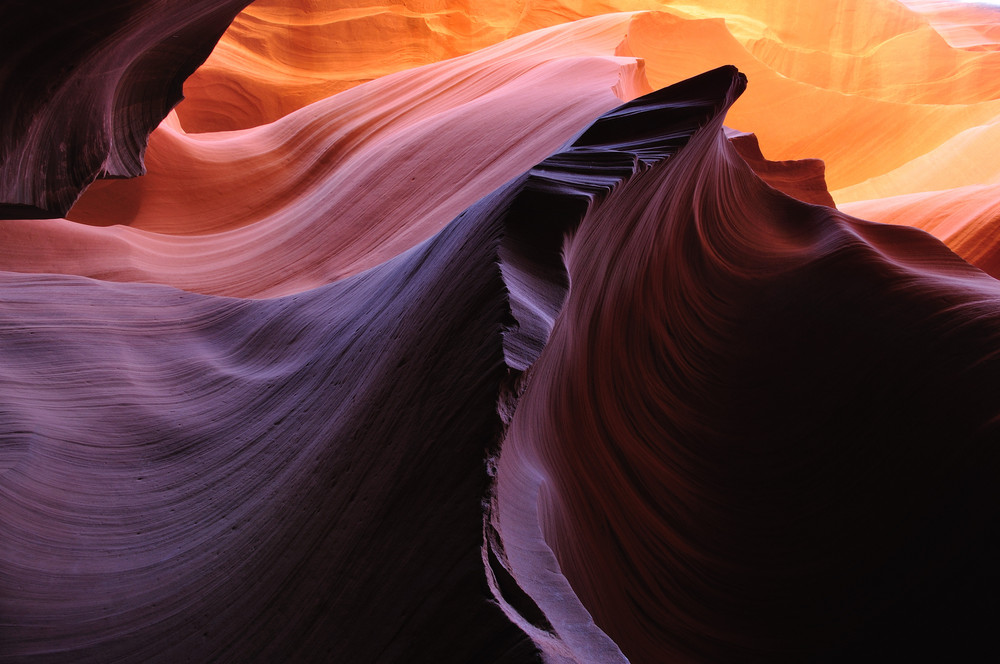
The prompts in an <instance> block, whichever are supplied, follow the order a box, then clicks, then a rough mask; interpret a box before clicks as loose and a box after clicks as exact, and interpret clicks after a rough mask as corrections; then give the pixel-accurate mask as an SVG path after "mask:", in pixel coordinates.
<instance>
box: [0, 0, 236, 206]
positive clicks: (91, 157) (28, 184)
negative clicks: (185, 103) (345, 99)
mask: <svg viewBox="0 0 1000 664" xmlns="http://www.w3.org/2000/svg"><path fill="white" fill-rule="evenodd" d="M249 2H250V0H222V1H221V2H220V1H217V0H195V1H193V2H189V1H183V2H182V1H179V0H111V1H106V2H101V3H100V4H99V5H97V6H92V5H91V4H89V3H80V2H74V1H72V0H48V1H46V2H34V1H31V0H8V1H6V2H4V4H3V7H0V42H2V43H3V49H4V50H3V57H2V58H0V96H2V98H3V105H2V108H0V219H11V218H25V217H31V218H45V217H52V216H61V215H64V214H66V211H67V210H69V208H70V206H71V205H72V204H73V202H74V201H75V200H76V199H77V197H78V196H79V195H80V192H81V191H83V189H84V188H85V187H86V186H87V185H89V184H90V183H91V182H93V181H94V179H95V178H97V177H130V176H134V175H141V174H142V173H143V165H142V157H143V152H144V150H145V147H146V139H147V137H148V136H149V133H150V132H151V131H153V129H155V128H156V126H157V125H158V124H159V123H160V121H161V120H163V118H164V117H165V116H166V115H167V112H168V111H169V110H170V109H171V108H172V107H173V106H174V105H175V104H177V102H179V101H180V100H181V98H182V95H181V84H182V83H183V81H184V79H186V78H187V77H188V76H190V75H191V73H192V72H194V70H195V68H196V67H198V65H200V64H201V63H202V62H204V60H205V58H207V57H208V56H209V53H211V51H212V47H213V46H215V43H216V42H217V41H218V39H219V37H221V36H222V34H223V32H224V31H225V30H226V28H227V27H228V26H229V24H230V22H232V20H233V17H234V16H235V15H236V14H237V13H238V12H239V11H240V10H241V9H243V8H244V7H245V6H246V5H248V4H249Z"/></svg>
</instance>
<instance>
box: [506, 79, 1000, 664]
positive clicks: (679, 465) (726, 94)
mask: <svg viewBox="0 0 1000 664" xmlns="http://www.w3.org/2000/svg"><path fill="white" fill-rule="evenodd" d="M702 80H705V79H702ZM707 80H709V81H711V82H712V84H713V85H712V86H711V87H708V86H707V87H708V89H711V90H714V91H715V94H716V95H717V96H716V97H715V98H716V99H718V106H717V109H716V110H717V115H715V117H713V118H712V119H711V120H710V121H708V122H706V123H705V124H704V125H702V126H701V127H700V128H699V129H698V130H697V131H696V132H695V133H694V134H693V136H692V137H691V138H690V140H689V141H688V142H687V144H686V146H685V147H684V148H682V149H681V150H680V151H679V152H678V153H677V154H676V156H674V157H673V158H672V159H669V160H665V161H661V162H659V163H657V164H655V165H652V166H651V167H650V168H649V169H648V170H645V171H643V172H642V173H640V174H638V175H637V176H636V177H635V178H633V179H631V180H630V181H629V182H627V183H626V184H625V185H623V186H622V187H621V188H619V189H617V190H615V191H614V192H612V193H611V195H610V196H608V198H607V199H605V200H604V201H603V203H602V204H601V205H600V206H599V207H597V208H595V209H592V210H591V211H590V212H588V214H587V215H586V216H585V218H584V219H583V221H582V222H581V224H580V227H579V229H578V230H577V232H576V233H575V235H574V236H573V238H572V240H570V241H569V242H568V244H567V247H566V250H565V254H566V265H567V270H568V277H569V283H570V284H571V285H570V288H569V292H568V296H567V299H566V302H565V305H564V307H563V309H562V311H561V312H560V313H559V315H558V316H557V317H556V318H555V321H554V323H553V325H552V327H551V335H550V336H549V337H548V339H547V343H546V344H545V346H544V349H543V350H542V351H541V353H540V355H539V357H538V359H537V361H536V362H535V363H534V364H533V365H532V366H531V368H530V369H529V370H528V371H527V373H526V374H525V377H524V389H523V392H522V393H521V394H520V398H519V399H518V401H517V405H516V409H515V410H514V411H513V416H512V418H511V423H510V426H509V429H508V431H507V434H506V437H505V439H504V442H503V445H502V449H501V454H500V458H499V462H498V474H497V489H496V498H495V501H494V503H493V512H492V513H493V524H494V527H495V528H496V531H497V532H498V539H499V541H500V542H501V543H502V546H503V549H504V551H505V556H506V560H507V561H508V564H509V567H510V570H511V573H512V575H513V576H514V578H516V579H517V580H518V582H519V583H520V584H521V585H522V587H523V588H524V589H525V590H526V591H527V592H528V594H529V595H531V596H532V598H534V599H535V601H536V602H537V604H538V606H539V607H540V608H541V609H542V611H543V612H545V614H546V617H547V618H548V619H549V621H550V622H551V624H552V625H553V626H555V627H556V628H557V629H558V628H561V627H564V626H566V625H577V624H579V618H578V616H577V612H576V611H572V610H571V608H572V607H573V606H575V605H574V604H573V603H572V602H568V601H567V600H566V599H565V596H566V589H567V588H568V587H572V589H573V592H574V593H575V595H576V597H578V598H579V600H580V602H581V603H582V605H583V606H585V607H586V609H587V610H588V611H589V612H590V614H591V615H592V616H593V619H594V621H595V623H596V625H598V626H599V627H600V628H601V629H602V630H603V631H604V632H605V633H606V634H607V635H608V636H609V637H611V639H613V640H614V642H615V643H616V644H617V645H618V646H620V648H621V650H622V653H623V654H624V655H625V656H626V657H628V658H629V660H630V661H633V662H660V661H692V662H718V661H761V662H764V661H856V660H863V661H879V660H882V659H885V658H893V657H899V656H902V657H905V658H915V659H919V660H921V661H927V660H926V658H947V657H952V656H955V657H959V658H968V657H975V653H976V652H978V651H979V649H982V648H989V647H990V646H989V644H990V641H991V638H992V637H991V631H992V630H991V628H990V627H989V625H990V624H991V623H992V620H994V619H995V618H996V615H997V613H996V606H995V604H994V602H995V598H996V597H997V593H998V591H1000V585H998V581H1000V579H998V578H997V576H996V574H995V571H993V565H994V563H993V560H994V558H995V556H996V554H997V551H998V545H1000V537H998V534H1000V530H998V525H1000V523H998V521H997V517H998V510H1000V502H998V500H997V499H998V495H997V490H996V486H997V484H996V478H997V473H998V471H1000V465H998V464H1000V449H998V447H997V441H998V440H1000V438H998V436H1000V431H998V422H1000V419H998V408H997V404H998V396H1000V393H998V391H997V390H998V388H997V384H998V383H997V378H998V374H1000V361H998V359H997V356H996V353H995V352H994V350H993V349H994V348H995V347H996V344H997V342H998V340H1000V284H998V282H997V281H995V280H994V279H992V278H990V277H988V276H987V275H985V274H983V273H982V272H979V271H978V270H976V269H975V268H973V267H971V266H969V265H968V264H967V263H965V262H963V261H962V260H961V259H959V258H958V257H956V256H955V255H954V254H953V253H951V252H950V251H949V250H948V249H947V248H945V247H944V246H943V245H942V244H940V243H939V242H938V241H937V240H935V239H933V238H932V237H930V236H929V235H927V234H925V233H923V232H921V231H919V230H916V229H912V228H904V227H896V226H883V225H879V224H873V223H871V222H866V221H861V220H858V219H854V218H851V217H848V216H846V215H844V214H842V213H838V212H836V211H834V210H831V209H830V208H824V207H820V206H811V205H806V204H803V203H801V202H798V201H795V200H793V199H791V198H789V197H786V196H784V195H782V194H780V193H778V192H776V191H775V190H774V189H771V188H769V187H767V186H765V185H764V184H763V183H762V182H761V181H760V180H758V179H757V178H756V177H755V176H754V174H753V172H752V171H751V170H750V169H749V168H748V166H747V165H746V164H745V163H744V162H743V160H742V159H740V158H739V156H738V155H737V153H736V151H735V150H734V148H733V147H732V145H731V144H730V143H729V142H728V141H726V140H725V138H724V135H723V132H722V113H723V111H724V107H725V105H728V104H729V103H732V101H733V100H734V99H735V97H736V96H737V95H738V94H739V93H740V92H741V90H742V88H743V86H744V84H745V79H743V78H742V77H741V76H739V75H737V74H735V72H733V71H732V70H718V71H716V72H713V74H712V78H709V79H707ZM722 84H728V88H729V89H728V91H726V90H725V89H723V90H721V91H720V90H719V88H720V87H721V85H722ZM708 96H709V95H708V91H707V90H706V91H705V97H706V98H708ZM543 296H544V294H543ZM555 570H560V571H561V572H562V574H563V575H565V578H563V577H562V576H561V575H559V574H558V573H557V572H556V571H555ZM566 581H568V585H567V583H566ZM914 629H917V630H918V632H919V633H920V634H921V637H920V638H919V639H914V638H913V633H914V632H913V630H914ZM581 651H584V652H585V651H586V648H583V647H582V648H581ZM597 661H602V660H600V659H598V660H597ZM607 661H613V660H607Z"/></svg>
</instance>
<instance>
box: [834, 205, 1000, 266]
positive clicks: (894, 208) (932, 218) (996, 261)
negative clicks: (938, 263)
mask: <svg viewBox="0 0 1000 664" xmlns="http://www.w3.org/2000/svg"><path fill="white" fill-rule="evenodd" d="M841 209H843V210H844V211H845V212H847V213H849V214H852V215H855V216H857V217H861V218H863V219H871V220H872V221H877V222H880V223H884V224H898V225H905V226H916V227H917V228H922V229H923V230H925V231H927V232H928V233H931V234H932V235H933V236H934V237H936V238H938V239H939V240H941V241H942V242H944V243H945V244H946V245H948V247H949V248H950V249H951V250H952V251H954V252H955V253H956V254H958V255H959V256H961V257H962V258H964V259H965V260H967V261H969V262H970V263H972V264H973V265H975V266H976V267H978V268H979V269H980V270H982V271H984V272H986V273H987V274H989V275H990V276H992V277H994V278H1000V244H998V243H997V231H998V226H1000V185H969V186H967V187H957V188H955V189H946V190H944V191H928V192H920V193H917V194H904V195H901V196H891V197H888V198H878V199H874V200H868V201H858V202H856V203H846V204H844V205H842V206H841Z"/></svg>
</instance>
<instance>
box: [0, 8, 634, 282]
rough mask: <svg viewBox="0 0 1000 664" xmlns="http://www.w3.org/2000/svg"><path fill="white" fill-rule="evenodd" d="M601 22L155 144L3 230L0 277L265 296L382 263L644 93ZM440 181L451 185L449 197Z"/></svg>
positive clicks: (612, 31) (177, 132) (169, 128)
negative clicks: (63, 215) (58, 216)
mask: <svg viewBox="0 0 1000 664" xmlns="http://www.w3.org/2000/svg"><path fill="white" fill-rule="evenodd" d="M629 20H630V16H629V15H612V16H600V17H596V18H594V19H588V20H585V21H580V22H577V23H574V24H571V25H567V26H558V27H556V28H552V29H550V30H545V31H540V32H537V33H532V34H530V35H525V36H524V37H522V38H518V39H514V40H510V41H509V42H505V43H504V44H500V45H497V46H495V47H493V48H491V49H487V50H486V51H482V52H479V53H476V54H472V55H470V56H467V57H465V58H461V59H458V60H452V61H449V62H445V63H440V64H437V65H431V66H429V67H424V68H421V69H417V70H413V71H408V72H402V73H400V74H397V75H395V76H391V77H387V78H384V79H380V80H378V81H374V82H372V83H370V84H367V85H365V86H360V87H357V88H354V89H351V90H348V91H346V92H344V93H342V94H340V95H336V96H334V97H331V98H330V99H327V100H323V101H320V102H317V103H316V104H314V105H312V106H310V107H307V108H305V109H302V110H301V111H299V112H297V113H295V114H293V115H290V116H288V117H286V118H283V119H282V120H280V121H278V122H276V123H273V124H271V125H267V126H264V127H259V128H255V129H251V130H247V131H244V132H233V133H219V134H207V135H189V134H185V133H184V132H183V130H181V129H180V128H179V126H178V125H177V124H176V122H174V121H172V120H170V121H168V122H167V123H165V124H164V125H163V126H161V127H160V129H159V130H158V131H157V132H155V133H154V134H153V136H152V138H151V141H150V143H151V147H150V151H149V155H148V162H149V168H150V173H149V174H148V175H146V176H144V177H142V178H137V179H135V180H131V181H114V182H102V183H98V184H97V185H95V186H94V187H92V189H91V191H89V192H88V193H87V195H85V196H84V197H83V198H82V199H81V201H80V202H79V204H78V205H77V206H75V207H74V209H73V210H72V211H71V214H70V216H71V217H72V218H73V219H80V220H81V221H88V222H93V223H109V222H110V223H130V224H133V225H135V226H137V227H138V228H131V227H125V226H111V227H107V228H96V227H88V226H84V225H82V224H80V223H72V222H69V221H66V220H48V221H45V222H42V223H38V222H36V221H26V220H24V221H8V222H4V223H2V224H0V236H2V238H3V240H4V241H5V244H6V245H7V246H8V247H10V250H9V251H7V252H4V254H3V255H2V256H0V269H6V270H11V271H19V272H58V273H72V274H79V275H82V276H89V277H95V278H100V279H107V280H114V281H143V282H154V283H164V284H168V285H172V286H176V287H179V288H183V289H185V290H191V291H196V292H203V293H210V294H222V295H233V296H240V297H268V296H276V295H282V294H287V293H290V292H297V291H302V290H306V289H309V288H313V287H316V286H318V285H321V284H324V283H329V282H331V281H334V280H336V279H340V278H343V277H346V276H349V275H351V274H356V273H358V272H360V271H362V270H364V269H367V268H370V267H372V266H374V265H377V264H379V263H381V262H383V261H385V260H387V259H388V258H390V257H392V256H394V255H397V254H399V253H400V252H402V251H404V250H406V249H409V248H410V247H412V246H414V245H416V244H418V243H419V242H421V241H423V240H425V239H426V238H427V237H429V236H431V235H433V234H434V233H435V232H437V231H439V230H440V229H441V228H442V227H443V226H444V225H445V224H446V223H448V221H450V220H451V219H452V218H454V217H455V215H457V214H458V213H460V212H461V211H462V210H463V209H465V208H467V207H468V206H469V205H471V204H473V203H474V202H475V201H476V200H478V199H479V198H481V197H483V196H485V195H486V194H488V193H490V192H491V191H493V190H494V189H496V188H497V187H499V186H501V185H502V184H504V183H505V182H507V181H508V180H510V179H512V178H514V177H516V176H518V175H519V174H521V173H523V172H524V171H525V170H526V169H528V168H531V167H532V166H533V165H534V164H536V163H537V162H538V161H539V160H541V159H544V158H545V157H546V156H547V155H549V154H551V153H552V152H553V151H554V150H557V149H559V148H560V147H561V146H562V145H564V144H565V142H566V141H567V140H569V139H571V138H572V137H573V136H574V135H575V134H576V133H578V132H579V131H580V130H581V129H582V128H583V127H585V126H586V125H587V124H589V123H590V122H591V121H592V120H593V118H594V117H596V116H598V115H600V114H601V113H603V112H605V111H607V110H609V109H611V108H614V107H615V106H617V105H619V104H621V102H622V100H623V99H622V98H632V97H634V96H636V95H638V94H641V93H644V92H647V91H648V90H649V88H648V84H646V82H645V78H644V76H643V73H642V66H641V65H640V64H637V62H636V60H635V58H629V57H621V56H615V55H614V50H615V48H616V47H617V45H618V44H620V43H621V40H622V38H623V36H624V34H625V31H626V30H627V26H628V22H629ZM442 183H447V186H443V185H442Z"/></svg>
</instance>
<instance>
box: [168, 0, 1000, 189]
mask: <svg viewBox="0 0 1000 664" xmlns="http://www.w3.org/2000/svg"><path fill="white" fill-rule="evenodd" d="M909 4H910V5H912V6H914V7H915V10H914V9H909V8H908V7H907V6H906V5H904V4H902V3H900V2H896V1H895V0H814V1H813V2H811V3H810V4H809V7H808V10H805V9H803V8H802V6H801V5H800V4H798V3H791V2H784V1H779V2H758V1H756V0H696V1H694V2H680V1H677V2H673V1H670V2H648V1H647V0H614V1H612V2H604V1H602V2H563V1H561V0H544V1H541V2H524V3H513V4H511V3H472V4H469V3H448V2H433V3H428V2H422V1H420V2H411V1H409V0H407V2H403V3H401V4H395V5H385V4H381V3H367V2H357V3H352V6H351V7H350V8H347V7H343V6H341V5H340V4H338V3H335V2H332V1H331V0H308V1H307V2H306V1H302V0H268V2H267V3H266V4H263V3H261V1H260V0H258V2H256V3H254V4H253V5H252V6H251V7H249V8H248V9H247V11H246V12H244V13H243V14H241V15H240V16H239V17H238V18H237V20H236V21H235V23H234V25H233V28H232V30H230V31H229V32H228V33H227V34H226V35H225V36H224V37H223V39H222V41H221V42H220V46H219V48H218V49H217V50H216V51H215V52H214V53H213V56H212V57H211V58H210V59H209V61H207V62H206V65H205V66H204V67H202V68H201V69H199V71H198V72H197V73H196V74H195V75H194V76H193V77H192V79H191V80H190V81H189V84H188V86H187V91H188V100H187V101H186V102H185V103H184V104H182V105H181V106H180V107H179V108H178V112H179V114H180V117H181V120H182V122H183V124H184V126H185V128H186V129H187V130H188V131H199V132H202V131H218V130H222V129H235V128H245V127H249V126H253V125H256V124H261V123H264V122H270V121H273V120H275V119H277V118H279V117H281V116H283V115H286V114H288V113H290V112H291V111H293V110H295V109H297V108H301V107H302V106H304V105H306V104H307V103H310V102H312V101H315V100H317V99H320V98H323V97H325V96H328V95H330V94H332V93H334V92H338V91H341V90H343V89H346V88H348V87H351V86H354V85H357V84H359V83H361V82H364V81H367V80H371V79H374V78H377V77H380V76H384V75H386V74H389V73H391V72H394V71H397V70H398V69H402V68H406V67H412V66H415V65H418V64H426V63H430V62H433V61H439V60H444V59H447V58H450V57H455V56H459V55H462V54H465V53H470V52H473V51H475V50H477V49H481V48H484V47H485V46H487V45H490V44H493V43H497V42H500V41H501V40H504V39H509V38H510V37H512V36H514V35H519V34H524V33H527V32H530V31H532V30H537V29H539V28H542V27H550V26H553V25H555V24H558V23H568V22H571V21H575V20H579V19H581V18H584V17H588V16H593V15H596V14H606V13H608V12H612V11H625V12H629V11H639V10H641V11H643V12H644V13H643V14H642V15H641V16H640V17H639V18H638V19H637V21H636V22H635V23H634V24H633V25H632V26H630V28H629V38H628V45H627V47H623V49H622V50H621V54H622V55H634V56H636V57H640V58H643V59H644V60H645V62H646V65H647V70H648V72H649V76H650V82H651V85H652V87H653V88H660V87H664V86H666V85H669V84H671V83H675V82H677V81H679V80H683V79H685V78H688V77H690V76H694V75H696V74H698V73H700V72H702V71H706V70H709V69H712V68H715V67H718V66H721V65H724V64H735V65H736V66H738V67H739V68H740V69H741V71H745V72H746V73H747V75H748V76H749V77H750V79H751V80H752V81H754V85H753V87H752V88H751V89H750V90H749V91H748V92H747V94H746V95H745V96H744V98H743V99H741V101H740V103H739V104H737V105H736V107H735V108H734V109H733V110H732V111H731V113H730V115H729V122H730V123H731V124H732V126H734V127H736V128H738V129H740V130H742V131H747V132H754V133H755V134H757V135H758V136H759V137H760V140H761V142H762V145H763V146H764V148H765V152H766V153H767V154H769V155H772V156H774V157H776V158H778V159H780V160H787V159H806V158H820V159H822V160H823V161H824V162H825V163H826V166H827V179H828V181H829V182H830V185H831V188H832V189H834V190H840V189H845V188H847V187H853V186H856V185H859V184H861V183H863V182H865V181H866V180H868V179H869V178H873V177H877V176H879V175H882V174H884V173H886V172H889V171H892V170H894V169H896V168H899V167H901V166H903V165H904V164H906V163H907V162H909V161H911V160H913V159H915V158H917V157H919V156H920V155H922V154H924V153H926V152H927V151H929V150H931V149H933V148H935V147H936V146H938V145H941V144H942V143H944V142H945V141H948V140H949V139H950V138H952V137H954V136H955V135H956V134H958V133H960V132H962V131H965V130H968V129H973V128H975V127H978V126H980V125H982V124H984V123H987V122H989V121H990V120H992V119H993V118H995V117H996V116H997V115H998V114H1000V106H998V103H997V99H998V97H1000V83H998V81H1000V53H998V52H997V51H996V50H995V49H993V48H989V47H987V46H988V45H986V44H985V42H986V41H988V40H989V39H990V37H989V36H988V35H990V34H993V33H992V32H991V30H994V29H995V26H996V23H997V21H996V12H995V10H992V9H988V8H978V9H977V8H974V7H963V6H958V7H955V8H954V9H953V10H950V11H949V12H948V13H942V12H939V11H933V12H927V11H924V10H923V9H924V8H923V7H916V5H926V4H928V3H918V2H911V3H909ZM949 26H952V27H953V28H954V29H955V30H959V31H966V30H972V31H973V32H974V33H976V34H979V35H981V37H980V38H978V39H979V40H980V41H982V42H983V44H984V45H981V46H975V47H973V46H972V45H971V44H969V43H967V42H968V41H969V38H963V39H961V40H959V42H955V41H954V39H953V40H952V42H953V43H949V42H948V41H947V39H948V38H951V37H949V35H950V34H954V31H952V32H950V33H949ZM991 26H992V27H991ZM969 34H971V33H969ZM942 35H944V36H942ZM973 41H975V39H973ZM397 68H398V69H397ZM776 100H791V102H790V103H784V101H780V102H779V101H776ZM779 105H780V110H779V109H778V106H779ZM861 154H863V155H865V158H864V159H860V158H858V155H861ZM970 162H972V164H973V165H972V168H973V170H974V169H975V163H976V162H973V161H972V160H970ZM983 166H985V164H983ZM973 177H979V176H978V175H973ZM977 183H982V180H981V179H978V180H968V181H965V182H962V183H961V184H963V185H964V184H977ZM898 193H904V192H903V191H890V192H888V193H887V194H884V195H892V194H898ZM867 197H868V196H861V198H867ZM834 198H835V199H836V200H838V201H840V200H858V198H853V199H841V198H840V197H839V196H838V195H836V194H835V195H834Z"/></svg>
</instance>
